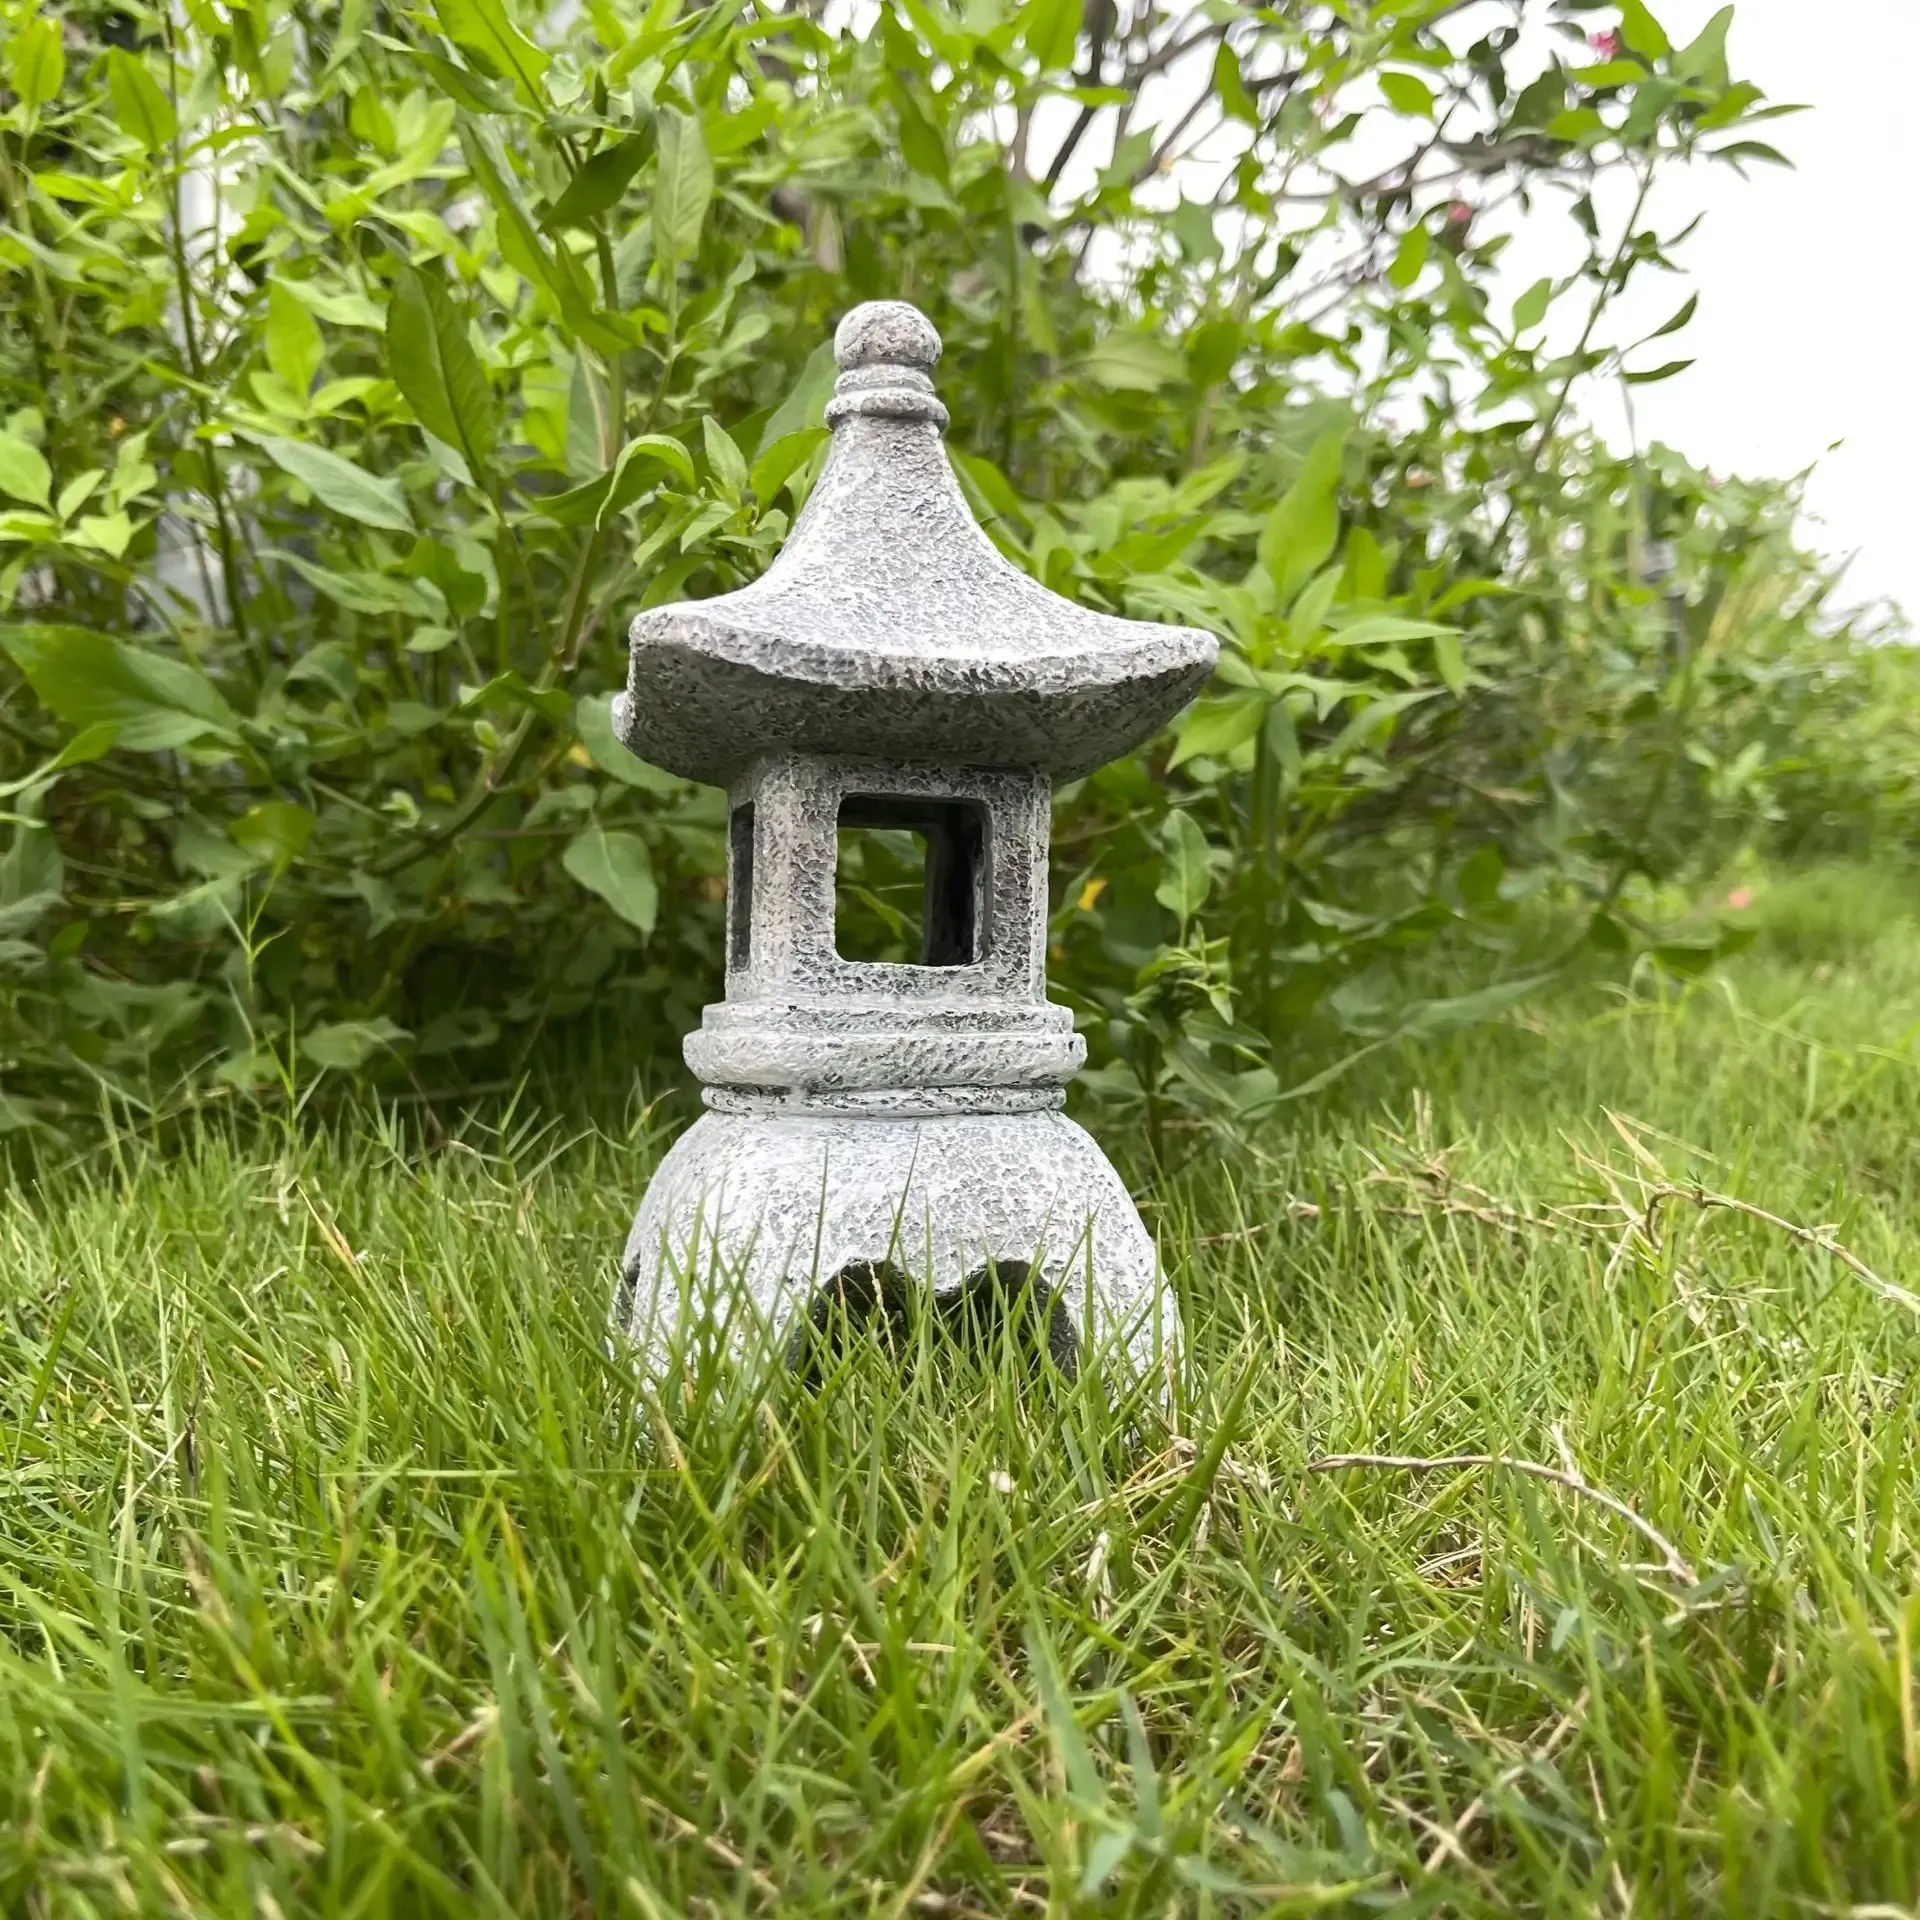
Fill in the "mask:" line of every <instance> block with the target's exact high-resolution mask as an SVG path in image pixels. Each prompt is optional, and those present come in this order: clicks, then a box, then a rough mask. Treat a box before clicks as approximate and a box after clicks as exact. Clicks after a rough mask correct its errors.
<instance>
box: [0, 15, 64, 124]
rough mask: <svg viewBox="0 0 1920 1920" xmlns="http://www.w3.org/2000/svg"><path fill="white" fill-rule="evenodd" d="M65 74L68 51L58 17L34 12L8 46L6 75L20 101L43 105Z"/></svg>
mask: <svg viewBox="0 0 1920 1920" xmlns="http://www.w3.org/2000/svg"><path fill="white" fill-rule="evenodd" d="M66 77H67V50H66V46H65V44H64V40H63V36H62V34H61V31H60V22H59V21H58V20H49V19H48V18H47V17H46V15H45V14H36V15H35V16H34V17H33V18H32V19H31V20H29V21H28V22H27V24H26V25H25V26H24V27H22V28H21V29H20V30H19V32H18V33H16V34H15V35H14V37H13V45H12V46H10V47H9V48H8V49H7V78H8V79H9V80H11V81H12V82H13V90H14V92H15V93H17V94H18V95H19V96H20V99H21V101H22V102H23V104H25V105H26V106H29V107H38V106H44V105H45V104H46V102H47V101H49V100H51V99H52V98H53V97H54V95H55V94H57V93H58V92H59V91H60V83H61V82H62V81H63V80H65V78H66Z"/></svg>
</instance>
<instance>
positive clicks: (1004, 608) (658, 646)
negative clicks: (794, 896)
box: [614, 301, 1215, 786]
mask: <svg viewBox="0 0 1920 1920" xmlns="http://www.w3.org/2000/svg"><path fill="white" fill-rule="evenodd" d="M840 333H841V339H840V346H841V349H842V352H843V353H846V352H851V353H853V354H855V355H857V356H859V357H858V358H857V359H856V360H855V361H854V362H853V363H852V364H851V365H850V366H849V367H848V370H847V371H846V372H844V373H842V375H841V376H840V383H839V387H838V389H837V390H836V393H835V397H834V399H833V401H832V403H831V405H830V406H829V407H828V409H827V418H828V419H829V421H831V422H832V423H833V427H834V437H833V445H832V449H831V451H830V452H829V454H828V458H827V463H826V468H825V470H824V471H823V472H822V474H821V476H820V480H819V483H818V485H817V486H815V488H814V490H813V493H812V494H811V496H810V497H809V499H808V501H807V505H806V510H805V511H804V512H803V513H802V514H801V516H800V519H799V523H798V524H797V525H796V526H795V527H794V530H793V534H792V536H791V538H790V539H789V540H788V541H787V544H786V546H785V547H784V548H783V549H782V551H781V553H780V555H779V556H778V558H777V559H776V560H775V561H774V563H773V564H772V566H770V567H769V568H768V569H767V571H766V572H765V573H764V574H762V575H761V576H760V578H759V579H758V580H756V581H754V582H753V583H752V584H751V585H750V586H746V587H742V588H740V589H739V590H738V591H737V592H735V593H727V594H721V595H719V596H718V597H717V598H715V599H712V600H700V601H692V602H687V603H684V604H682V605H678V606H668V607H654V608H651V609H649V610H648V611H647V612H645V613H643V614H641V615H640V616H639V617H638V618H637V619H636V620H635V621H634V623H633V628H632V643H633V646H632V661H631V667H630V670H629V674H628V680H627V690H626V692H625V694H624V695H623V696H622V697H621V699H620V700H619V702H618V703H617V705H616V710H615V715H614V724H615V729H616V731H617V732H618V733H619V734H620V737H621V738H622V739H623V740H624V741H625V742H626V744H627V745H628V746H629V747H631V748H632V749H633V751H634V752H635V753H637V754H638V755H639V756H640V757H641V758H642V759H643V760H649V761H652V762H653V764H654V765H656V766H660V767H665V768H667V769H669V770H670V771H671V772H674V773H678V774H683V775H685V776H686V777H687V778H688V779H690V780H705V781H709V782H711V783H712V784H713V785H715V786H733V785H735V784H736V783H737V782H738V780H739V779H740V777H741V775H742V774H743V773H744V772H745V771H746V769H747V768H748V767H749V766H750V765H751V764H752V762H753V761H754V760H755V759H756V758H758V757H759V756H760V755H762V754H765V753H778V752H795V751H797V752H801V753H817V754H835V755H842V756H854V755H858V756H874V757H877V758H885V759H893V760H917V761H925V762H931V763H934V764H939V765H948V766H953V765H961V766H983V767H1027V768H1032V769H1035V770H1037V771H1044V772H1047V773H1050V774H1052V775H1053V776H1054V777H1055V778H1057V779H1069V778H1073V777H1075V776H1077V775H1079V774H1083V773H1088V772H1091V771H1092V769H1093V768H1095V767H1098V766H1101V765H1104V764H1105V762H1107V761H1109V760H1111V759H1113V758H1114V757H1115V756H1116V755H1118V754H1121V753H1124V752H1125V751H1126V750H1127V749H1128V748H1129V747H1131V746H1133V745H1135V744H1136V743H1137V742H1138V741H1140V740H1142V739H1144V738H1145V737H1146V736H1147V735H1148V734H1149V733H1151V732H1152V731H1153V730H1154V729H1155V728H1156V727H1157V726H1159V725H1160V724H1161V722H1162V721H1163V720H1164V719H1165V718H1166V717H1167V715H1168V714H1170V713H1174V712H1177V711H1178V709H1179V708H1180V707H1181V706H1183V705H1184V704H1185V703H1186V701H1187V700H1189V699H1191V698H1192V696H1193V695H1194V694H1195V693H1196V692H1198V691H1199V689H1200V687H1201V686H1202V685H1203V684H1204V682H1205V680H1206V678H1207V675H1208V674H1209V673H1210V672H1211V671H1212V667H1213V660H1214V654H1215V643H1214V640H1213V638H1212V636H1211V635H1209V634H1205V633H1200V632H1198V631H1196V630H1194V629H1193V628H1190V627H1172V626H1158V625H1154V624H1151V623H1149V622H1145V621H1135V620H1121V619H1116V618H1115V617H1114V616H1113V615H1111V614H1105V613H1095V612H1093V611H1092V610H1091V609H1089V608H1086V607H1080V606H1075V605H1074V604H1073V602H1072V601H1070V600H1063V599H1061V598H1060V596H1059V595H1058V594H1055V593H1050V592H1049V591H1048V590H1047V589H1046V588H1045V587H1043V586H1041V585H1040V583H1039V582H1038V581H1036V580H1033V579H1031V578H1029V576H1028V575H1026V574H1024V573H1022V572H1020V571H1019V569H1018V568H1016V567H1014V566H1013V565H1011V564H1010V563H1009V562H1008V561H1007V560H1006V559H1004V558H1003V557H1002V556H1001V555H1000V553H999V552H998V551H997V550H996V549H995V547H994V545H993V543H992V542H991V541H990V540H989V539H988V538H987V536H986V535H985V534H984V533H983V532H981V530H980V528H979V527H978V526H977V525H976V524H975V523H974V519H973V516H972V515H971V514H970V513H969V512H968V511H967V505H966V502H965V500H964V499H963V498H962V497H961V494H960V488H959V483H958V482H957V481H956V480H955V478H954V474H953V469H952V467H951V466H950V465H949V464H948V461H947V455H946V449H945V447H944V446H943V445H942V443H941V438H940V428H941V426H942V425H943V424H944V423H945V420H946V409H945V408H944V407H942V406H941V405H940V403H939V401H938V400H937V399H935V398H934V395H933V388H932V383H931V381H930V380H929V379H928V378H927V375H926V372H925V371H924V368H925V367H926V366H930V365H931V364H932V360H931V358H930V354H931V352H932V351H933V350H935V348H936V347H937V341H938V336H937V335H936V334H934V331H933V328H932V327H931V325H929V324H928V322H927V321H926V320H925V319H924V318H923V317H922V316H921V315H919V314H918V313H916V312H915V311H914V309H913V308H911V307H906V306H903V305H901V304H900V303H899V302H895V301H888V302H882V303H878V304H877V305H876V306H875V307H871V308H869V307H862V308H858V309H856V310H855V311H854V312H853V313H851V314H849V315H848V316H847V318H846V320H845V321H844V322H843V323H842V325H841V330H840ZM885 352H899V353H911V354H914V355H915V356H916V357H915V358H914V359H913V360H910V361H900V362H886V361H882V360H879V359H877V358H874V357H873V356H875V355H878V354H881V353H885ZM843 364H845V362H843Z"/></svg>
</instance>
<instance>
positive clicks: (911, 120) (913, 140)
mask: <svg viewBox="0 0 1920 1920" xmlns="http://www.w3.org/2000/svg"><path fill="white" fill-rule="evenodd" d="M895 82H896V84H895V86H894V88H893V112H894V119H895V122H896V123H897V124H898V126H899V129H900V157H901V159H903V160H904V161H905V162H906V163H907V165H908V167H909V168H910V169H911V170H912V171H913V172H915V173H917V174H919V175H920V176H921V177H922V178H923V179H927V180H933V181H937V182H938V183H939V184H940V185H941V186H943V187H944V186H948V185H950V184H951V180H952V169H951V163H950V162H949V161H948V158H947V143H946V141H945V140H944V139H943V138H942V137H941V134H940V130H939V128H938V127H936V126H935V125H934V124H933V122H932V120H930V119H929V118H928V117H927V113H926V110H925V108H923V107H922V106H921V104H920V103H919V101H918V100H916V99H915V98H914V97H913V93H912V90H911V88H910V87H909V86H908V85H907V84H906V82H905V80H904V78H903V77H902V76H900V75H897V74H896V75H895Z"/></svg>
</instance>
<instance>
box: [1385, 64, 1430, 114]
mask: <svg viewBox="0 0 1920 1920" xmlns="http://www.w3.org/2000/svg"><path fill="white" fill-rule="evenodd" d="M1380 91H1381V93H1382V94H1383V95H1384V96H1385V98H1386V102H1387V105H1388V106H1390V107H1391V108H1392V109H1393V110H1394V112H1395V113H1404V114H1408V115H1411V116H1412V117H1413V118H1415V119H1419V120H1431V119H1432V118H1433V89H1432V88H1431V87H1430V86H1428V85H1427V83H1426V82H1425V81H1424V80H1421V79H1419V78H1417V77H1416V76H1415V75H1413V74H1411V73H1383V74H1382V75H1381V76H1380Z"/></svg>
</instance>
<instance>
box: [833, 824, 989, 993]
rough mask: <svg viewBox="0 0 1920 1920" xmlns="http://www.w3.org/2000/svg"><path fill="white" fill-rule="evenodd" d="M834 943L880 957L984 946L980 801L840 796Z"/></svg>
mask: <svg viewBox="0 0 1920 1920" xmlns="http://www.w3.org/2000/svg"><path fill="white" fill-rule="evenodd" d="M837 838H838V846H837V853H838V858H837V860H836V863H835V871H834V916H833V936H834V951H835V952H836V953H837V954H838V955H839V956H840V958H841V959H842V960H855V961H862V962H865V963H866V964H868V965H879V966H922V967H970V966H975V965H977V964H978V963H979V962H980V961H982V960H984V959H985V958H986V955H987V935H988V928H987V910H986V903H987V891H986V878H987V810H986V808H985V807H984V806H982V805H981V804H980V803H979V802H978V801H977V800H922V799H914V798H912V797H910V796H905V795H894V794H865V793H850V794H848V795H847V796H846V798H845V799H843V800H842V801H841V802H840V817H839V832H838V836H837Z"/></svg>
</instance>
